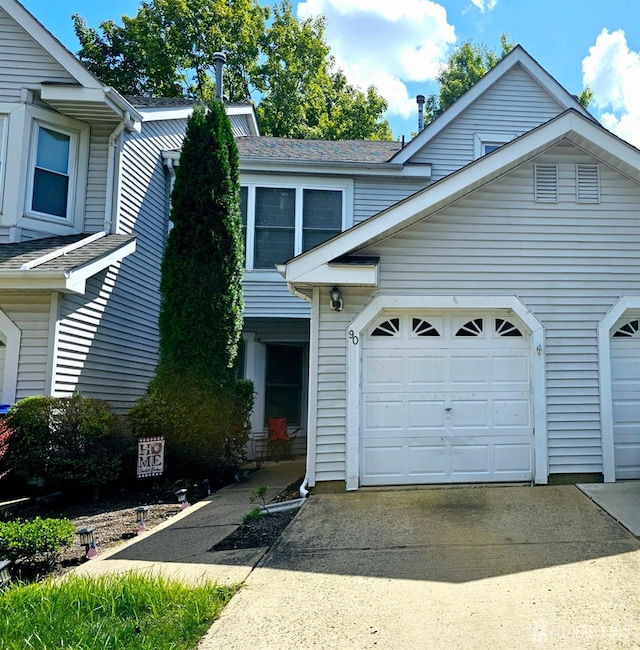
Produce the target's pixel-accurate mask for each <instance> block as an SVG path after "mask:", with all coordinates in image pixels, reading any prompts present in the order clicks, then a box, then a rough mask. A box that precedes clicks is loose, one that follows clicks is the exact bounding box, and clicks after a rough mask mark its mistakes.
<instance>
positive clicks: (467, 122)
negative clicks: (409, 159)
mask: <svg viewBox="0 0 640 650" xmlns="http://www.w3.org/2000/svg"><path fill="white" fill-rule="evenodd" d="M562 110H563V108H562V107H561V106H560V105H559V104H558V103H556V101H555V100H554V99H552V98H551V96H550V95H548V94H547V93H546V91H544V90H543V89H542V88H541V87H540V86H539V85H538V83H537V82H536V81H534V80H533V79H532V78H531V77H530V76H529V74H528V73H527V72H525V71H524V70H523V69H522V68H521V67H520V66H519V65H518V66H515V67H514V68H513V69H512V70H510V71H509V72H508V73H507V74H506V75H505V76H504V77H503V78H502V79H500V80H499V81H498V82H496V83H495V85H494V86H493V87H492V88H490V89H489V90H488V91H487V92H486V93H484V94H483V95H482V96H481V97H480V98H479V99H478V100H477V101H476V102H474V103H473V104H472V105H471V106H469V108H468V109H467V110H466V111H465V112H464V113H462V115H460V116H459V117H458V118H457V119H456V120H454V121H453V122H452V123H451V124H450V125H449V126H448V127H447V128H446V129H445V130H443V132H442V133H441V134H439V135H438V136H437V137H436V138H434V139H433V140H432V141H431V142H429V143H428V144H427V145H426V146H425V147H424V148H423V149H422V150H421V151H420V152H419V153H418V154H416V156H414V158H413V160H414V162H423V163H424V162H427V163H432V164H433V169H432V174H433V180H434V181H436V180H439V179H440V178H443V177H444V176H447V175H448V174H450V173H451V172H454V171H456V170H457V169H460V168H461V167H464V165H466V164H468V163H470V162H471V161H472V160H473V159H474V133H497V134H500V133H502V134H506V135H514V134H515V135H522V134H523V133H526V132H527V131H530V130H531V129H533V128H535V127H536V126H539V125H540V124H543V123H544V122H547V121H548V120H550V119H552V118H554V117H555V116H556V115H558V114H559V113H561V112H562Z"/></svg>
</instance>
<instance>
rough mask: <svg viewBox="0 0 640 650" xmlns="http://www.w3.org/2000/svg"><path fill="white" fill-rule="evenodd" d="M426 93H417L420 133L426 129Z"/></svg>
mask: <svg viewBox="0 0 640 650" xmlns="http://www.w3.org/2000/svg"><path fill="white" fill-rule="evenodd" d="M424 101H425V100H424V95H417V96H416V102H417V103H418V133H419V132H420V131H422V129H424Z"/></svg>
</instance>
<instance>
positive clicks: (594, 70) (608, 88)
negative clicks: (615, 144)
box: [582, 29, 640, 147]
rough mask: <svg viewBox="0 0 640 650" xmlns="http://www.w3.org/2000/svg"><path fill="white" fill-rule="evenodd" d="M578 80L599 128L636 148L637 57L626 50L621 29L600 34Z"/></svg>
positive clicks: (639, 132) (639, 138) (639, 119)
mask: <svg viewBox="0 0 640 650" xmlns="http://www.w3.org/2000/svg"><path fill="white" fill-rule="evenodd" d="M582 78H583V83H584V84H585V85H586V86H589V87H590V88H591V90H592V91H593V100H592V105H593V107H595V108H596V109H601V115H600V121H601V122H602V124H603V126H605V127H606V128H607V129H609V130H610V131H612V132H613V133H615V134H616V135H618V136H620V137H621V138H623V139H625V140H627V141H628V142H630V143H631V144H633V145H634V146H636V147H640V84H639V83H638V79H640V54H638V53H637V52H634V51H632V50H630V49H629V46H628V45H627V39H626V37H625V33H624V32H623V31H622V30H618V31H615V32H609V31H608V30H607V29H603V30H602V32H600V34H599V36H598V38H597V39H596V42H595V45H593V46H592V47H590V48H589V56H587V57H586V58H585V59H583V61H582Z"/></svg>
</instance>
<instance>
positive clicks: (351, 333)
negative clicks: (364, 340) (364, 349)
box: [349, 330, 360, 345]
mask: <svg viewBox="0 0 640 650" xmlns="http://www.w3.org/2000/svg"><path fill="white" fill-rule="evenodd" d="M349 338H350V339H351V343H353V344H354V345H358V341H359V340H360V339H359V338H358V337H357V336H356V334H355V332H354V331H353V330H349Z"/></svg>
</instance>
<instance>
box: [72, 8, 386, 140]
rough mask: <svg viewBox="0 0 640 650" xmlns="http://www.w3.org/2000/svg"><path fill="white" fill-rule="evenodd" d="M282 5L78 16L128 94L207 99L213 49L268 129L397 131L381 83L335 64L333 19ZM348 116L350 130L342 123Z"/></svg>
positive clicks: (235, 91) (234, 90)
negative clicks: (95, 19)
mask: <svg viewBox="0 0 640 650" xmlns="http://www.w3.org/2000/svg"><path fill="white" fill-rule="evenodd" d="M272 9H273V20H272V21H271V23H270V24H269V25H267V23H268V19H269V17H270V16H271V14H272V10H271V9H270V8H269V7H261V6H260V5H259V4H258V2H257V0H190V1H189V2H186V0H145V1H144V2H143V3H142V5H141V7H140V9H139V11H138V13H137V14H136V16H135V17H133V18H129V17H127V16H123V17H122V23H123V24H122V25H117V24H116V23H115V22H113V21H110V20H109V21H105V22H103V23H101V24H100V29H99V30H97V29H94V28H90V27H88V26H87V24H86V21H85V20H84V19H83V18H82V17H81V16H79V15H77V14H75V15H74V16H73V21H74V26H75V31H76V35H77V37H78V40H79V41H80V45H81V48H80V51H79V52H78V56H79V58H80V60H81V61H82V62H83V63H84V64H85V65H86V66H87V67H88V68H89V69H90V70H91V71H92V72H94V73H95V74H96V75H97V76H98V77H100V79H102V81H103V82H104V83H106V84H109V85H111V86H114V87H115V88H116V89H117V90H119V91H120V92H121V93H123V94H125V95H143V96H150V97H193V98H196V99H201V100H205V101H206V100H210V99H212V98H213V96H214V84H215V82H214V79H215V64H214V60H213V55H214V53H215V52H218V51H225V52H226V53H227V67H226V72H225V87H224V94H225V96H227V97H228V98H229V100H230V101H232V102H244V101H247V100H249V99H250V98H251V97H253V98H254V99H255V100H256V102H257V104H258V115H259V118H260V125H261V131H262V133H264V134H265V135H274V136H283V137H298V138H299V137H315V138H335V137H336V136H335V134H336V133H338V132H343V133H345V132H346V135H345V136H344V137H351V138H375V139H381V138H383V137H384V138H387V139H390V138H391V130H390V128H389V124H388V122H387V121H386V120H385V119H384V118H383V114H384V111H385V110H386V102H385V101H384V99H383V98H382V97H380V96H379V95H378V93H377V91H376V89H375V88H374V87H370V88H369V89H367V91H366V93H364V92H362V91H360V90H359V89H357V88H354V87H353V86H350V85H349V84H348V83H346V79H344V74H343V73H342V72H340V71H334V70H333V68H334V60H333V57H331V55H330V50H329V46H328V45H327V44H326V42H325V40H324V18H322V17H317V18H307V19H305V20H302V21H299V20H298V19H296V18H295V16H294V15H293V6H292V4H291V2H290V1H289V0H282V1H281V2H280V3H279V4H276V5H274V6H273V8H272ZM336 106H338V107H341V108H340V110H339V111H335V112H334V111H333V109H334V107H336ZM348 107H351V108H350V110H347V108H348ZM347 114H348V115H349V119H348V120H347V121H346V124H348V125H350V127H352V128H350V129H349V130H347V128H346V127H345V126H341V125H339V124H338V123H337V122H336V119H337V118H340V119H342V118H343V117H344V116H346V115H347ZM359 115H361V116H362V119H359Z"/></svg>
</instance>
